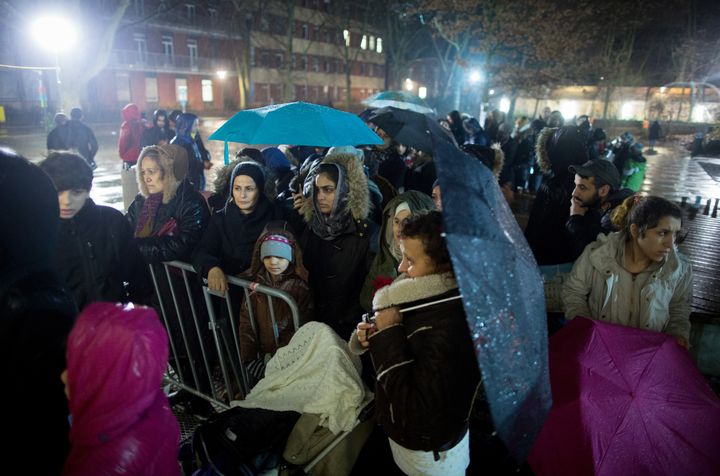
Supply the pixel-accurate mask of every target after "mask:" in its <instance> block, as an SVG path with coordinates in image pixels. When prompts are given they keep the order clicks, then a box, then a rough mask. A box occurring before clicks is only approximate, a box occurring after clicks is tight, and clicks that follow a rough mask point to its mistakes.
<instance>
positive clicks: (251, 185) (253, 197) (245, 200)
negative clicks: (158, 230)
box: [192, 162, 297, 293]
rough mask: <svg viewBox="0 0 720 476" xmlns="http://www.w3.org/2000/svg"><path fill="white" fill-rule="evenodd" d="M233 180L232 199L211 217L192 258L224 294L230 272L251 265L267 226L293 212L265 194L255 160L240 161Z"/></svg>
mask: <svg viewBox="0 0 720 476" xmlns="http://www.w3.org/2000/svg"><path fill="white" fill-rule="evenodd" d="M229 183H230V184H231V187H230V190H229V193H230V195H229V197H228V200H227V202H226V204H225V206H224V207H223V208H222V209H220V210H218V211H217V212H216V213H215V214H214V215H213V216H212V218H211V219H210V223H209V224H208V227H207V229H206V230H205V232H204V233H203V235H202V239H201V240H200V242H199V243H198V245H197V247H196V249H195V251H194V253H193V257H192V263H193V267H194V268H195V270H196V271H197V272H198V274H200V275H201V276H203V277H207V279H208V287H209V288H210V289H212V290H214V291H219V292H223V293H224V292H226V291H227V290H228V283H227V278H226V275H237V274H240V273H242V272H243V271H245V270H247V269H248V268H249V267H250V264H251V262H252V252H253V248H254V247H255V242H256V241H257V239H258V237H259V236H260V234H261V233H262V231H263V229H264V228H265V226H266V225H267V224H268V223H270V222H272V221H276V220H285V219H286V218H287V215H288V214H289V213H292V212H289V211H286V209H285V208H283V207H281V206H279V205H276V204H275V203H273V202H271V201H270V200H269V199H268V197H267V196H266V195H265V193H264V190H265V175H264V174H263V171H262V168H261V166H260V165H259V164H257V163H255V162H240V163H239V164H237V165H236V166H235V168H234V169H233V171H232V175H231V177H230V182H229ZM296 222H297V220H296Z"/></svg>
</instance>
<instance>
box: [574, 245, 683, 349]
mask: <svg viewBox="0 0 720 476" xmlns="http://www.w3.org/2000/svg"><path fill="white" fill-rule="evenodd" d="M624 244H625V235H624V234H623V233H621V232H615V233H610V234H609V235H602V234H601V235H599V236H598V240H597V241H595V242H594V243H592V244H590V245H588V247H587V248H585V251H584V252H583V254H582V256H580V258H579V259H578V260H577V261H576V262H575V265H574V266H573V269H572V271H571V273H570V276H569V277H568V279H567V281H565V283H564V285H563V290H562V300H563V303H564V305H565V316H566V317H567V318H568V319H572V318H573V317H575V316H583V317H589V318H592V319H598V320H602V321H604V322H610V323H615V324H621V325H632V324H633V323H636V325H635V326H634V327H638V328H641V329H647V330H654V331H660V332H665V333H667V334H671V335H675V336H681V337H684V338H685V339H689V336H690V310H691V301H692V266H691V265H690V263H689V262H688V261H687V259H686V258H685V257H684V256H683V255H681V254H680V253H678V252H677V251H676V250H675V249H673V250H672V251H671V252H670V254H669V255H668V257H667V258H666V259H665V261H664V262H663V263H662V264H661V265H659V266H651V268H650V269H649V270H647V271H645V272H644V273H647V276H642V277H643V278H646V281H645V285H644V286H642V288H641V289H634V288H636V287H637V286H635V285H634V282H635V280H634V279H633V277H632V275H631V274H630V273H629V272H628V271H626V270H625V269H624V268H623V266H622V265H621V264H620V262H621V261H622V256H623V255H624ZM653 268H654V269H653ZM642 274H643V273H641V275H642ZM633 302H636V303H638V305H639V309H640V314H639V315H637V316H635V317H634V318H633V317H632V314H631V311H632V309H633Z"/></svg>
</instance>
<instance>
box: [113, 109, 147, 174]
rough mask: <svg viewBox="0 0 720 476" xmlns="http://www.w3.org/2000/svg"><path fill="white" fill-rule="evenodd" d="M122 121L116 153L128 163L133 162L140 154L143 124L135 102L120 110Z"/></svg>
mask: <svg viewBox="0 0 720 476" xmlns="http://www.w3.org/2000/svg"><path fill="white" fill-rule="evenodd" d="M121 114H122V118H123V123H122V124H121V125H120V136H119V137H118V153H119V154H120V158H121V159H122V160H123V161H124V162H127V163H129V164H135V163H136V162H137V160H138V157H139V156H140V142H141V141H142V133H143V126H142V124H141V123H140V109H138V107H137V106H136V105H135V104H132V103H130V104H128V105H127V106H125V107H124V108H123V110H122V113H121Z"/></svg>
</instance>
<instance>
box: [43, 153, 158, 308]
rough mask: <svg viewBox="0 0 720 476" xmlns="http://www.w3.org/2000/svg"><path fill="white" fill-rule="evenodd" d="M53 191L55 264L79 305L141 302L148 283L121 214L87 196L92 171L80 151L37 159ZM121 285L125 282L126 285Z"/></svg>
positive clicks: (129, 230) (130, 233) (128, 229)
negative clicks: (57, 209)
mask: <svg viewBox="0 0 720 476" xmlns="http://www.w3.org/2000/svg"><path fill="white" fill-rule="evenodd" d="M40 168H41V169H42V170H43V171H44V172H45V173H47V174H48V176H49V177H50V179H51V180H52V181H53V183H54V185H55V188H56V189H57V196H58V202H59V204H60V218H61V220H60V234H59V239H58V242H57V246H56V247H55V253H54V254H53V258H54V259H53V262H54V263H55V269H56V270H57V273H58V275H59V276H60V277H61V278H62V282H63V284H64V285H65V286H66V287H67V288H68V290H69V291H71V292H72V293H73V296H74V298H75V304H76V305H77V307H78V309H83V308H84V307H85V306H86V305H87V304H88V303H90V302H92V301H113V302H127V301H128V297H129V295H128V292H130V291H132V297H133V300H134V301H135V302H138V301H141V302H142V301H144V300H145V299H144V298H146V297H147V296H143V294H144V293H143V292H142V290H143V288H145V287H146V286H147V284H149V280H147V279H146V278H147V277H146V276H145V274H146V271H145V266H144V265H143V263H142V260H141V259H140V256H139V254H138V252H137V248H136V247H135V246H134V244H133V239H132V238H133V233H132V229H131V228H130V225H129V224H128V222H127V220H125V217H124V216H123V214H122V213H120V212H119V211H117V210H115V209H114V208H111V207H105V206H100V205H96V204H95V202H93V201H92V199H91V198H90V189H91V187H92V180H93V173H92V170H91V169H90V167H89V166H88V165H87V163H86V162H85V160H84V159H83V158H82V157H80V156H79V155H75V154H70V153H63V152H52V153H51V154H50V155H48V157H47V159H45V160H44V161H42V162H41V163H40ZM124 283H128V288H126V287H125V284H124Z"/></svg>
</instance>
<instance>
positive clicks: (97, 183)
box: [0, 118, 241, 212]
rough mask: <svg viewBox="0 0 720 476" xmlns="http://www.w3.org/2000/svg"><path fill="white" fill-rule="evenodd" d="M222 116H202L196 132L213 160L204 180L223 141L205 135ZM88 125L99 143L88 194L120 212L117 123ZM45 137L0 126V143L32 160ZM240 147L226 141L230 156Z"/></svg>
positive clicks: (40, 154)
mask: <svg viewBox="0 0 720 476" xmlns="http://www.w3.org/2000/svg"><path fill="white" fill-rule="evenodd" d="M225 120H226V119H225V118H207V119H203V121H202V123H201V125H200V134H201V136H202V137H203V139H205V147H207V149H208V150H209V151H210V153H211V155H212V162H213V168H212V169H210V170H209V171H206V172H205V173H206V178H207V179H208V183H211V182H212V180H213V179H214V177H215V170H217V169H218V168H219V166H221V165H222V163H223V143H222V142H216V141H209V140H207V139H206V138H207V137H208V136H209V135H210V134H212V133H213V132H214V131H215V130H216V129H217V128H219V127H220V126H221V125H222V124H223V123H224V122H225ZM88 125H89V126H90V127H91V128H92V129H93V131H94V132H95V136H96V138H97V140H98V145H99V146H100V149H99V150H98V154H97V156H96V157H95V162H96V163H97V164H98V167H97V169H95V172H94V175H95V178H94V180H93V188H92V190H91V191H90V197H91V198H92V199H93V200H94V201H95V202H96V203H98V204H101V205H109V206H112V207H114V208H117V209H118V210H120V211H123V212H124V211H125V210H123V202H122V188H121V185H120V168H121V166H122V161H121V160H120V156H119V155H118V152H117V140H118V131H119V129H120V123H118V124H88ZM46 137H47V134H46V133H45V131H44V130H43V129H41V128H40V127H12V128H9V127H1V126H0V146H2V147H9V148H11V149H14V150H15V151H16V152H17V153H19V154H20V155H23V156H25V157H27V158H28V159H30V160H31V161H33V162H40V161H41V160H43V159H44V158H45V155H46V153H47V151H46V149H45V146H46V142H45V141H46ZM240 148H241V145H240V144H230V147H229V152H230V157H231V158H232V157H234V155H235V152H237V151H238V150H240Z"/></svg>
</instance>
